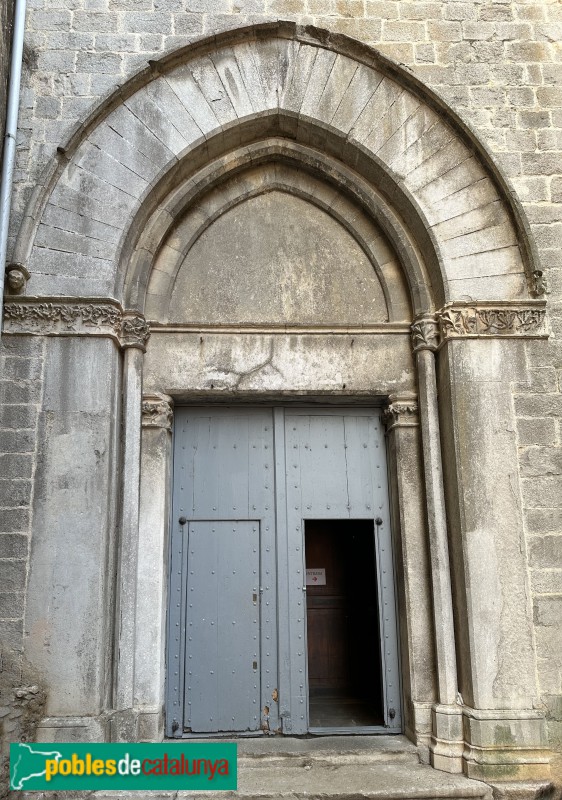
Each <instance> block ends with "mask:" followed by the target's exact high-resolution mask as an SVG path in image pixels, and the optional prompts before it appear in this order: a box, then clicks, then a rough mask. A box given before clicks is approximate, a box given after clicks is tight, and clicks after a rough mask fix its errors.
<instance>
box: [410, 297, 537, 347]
mask: <svg viewBox="0 0 562 800" xmlns="http://www.w3.org/2000/svg"><path fill="white" fill-rule="evenodd" d="M411 332H412V347H413V350H414V353H416V352H417V351H418V350H437V349H438V348H439V347H440V346H441V345H442V344H443V343H444V342H446V341H447V340H448V339H458V338H471V339H472V338H480V337H486V338H488V337H496V338H502V337H529V338H546V337H547V336H548V328H547V320H546V308H545V304H544V302H540V301H535V303H534V304H533V305H530V304H527V303H526V304H524V305H523V304H519V303H497V304H496V303H485V302H482V303H451V304H450V305H446V306H444V307H443V308H442V309H441V310H440V311H437V312H436V314H435V315H431V316H430V315H427V316H424V317H420V318H419V319H416V320H415V321H414V323H413V324H412V326H411Z"/></svg>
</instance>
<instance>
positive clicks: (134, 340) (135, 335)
mask: <svg viewBox="0 0 562 800" xmlns="http://www.w3.org/2000/svg"><path fill="white" fill-rule="evenodd" d="M149 338H150V327H149V325H148V322H147V321H146V320H145V318H144V317H143V316H142V314H125V315H124V316H123V320H122V322H121V344H122V346H123V347H138V348H140V349H141V350H142V351H143V352H144V351H145V350H146V344H147V342H148V340H149Z"/></svg>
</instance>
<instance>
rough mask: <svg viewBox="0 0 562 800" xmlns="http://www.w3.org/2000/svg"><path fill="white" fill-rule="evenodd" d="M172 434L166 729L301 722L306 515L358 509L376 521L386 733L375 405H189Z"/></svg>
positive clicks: (389, 576) (385, 623) (336, 515)
mask: <svg viewBox="0 0 562 800" xmlns="http://www.w3.org/2000/svg"><path fill="white" fill-rule="evenodd" d="M174 436H175V442H174V496H173V509H172V526H171V556H170V573H169V574H170V581H169V606H168V608H169V613H168V655H167V658H168V664H167V688H166V692H167V714H166V726H167V734H168V735H169V736H182V735H184V734H186V733H187V734H189V733H193V734H197V733H212V732H220V731H229V732H233V733H234V732H252V731H258V730H259V729H260V728H263V729H268V730H270V731H272V732H273V731H275V732H282V733H288V734H291V733H292V734H303V733H307V732H308V731H309V729H310V726H309V720H308V702H307V701H308V682H307V630H306V617H307V615H306V593H305V589H306V587H305V552H304V549H305V548H304V534H305V527H306V524H307V520H353V519H356V520H371V522H372V526H373V527H372V530H373V548H374V549H375V550H376V564H377V587H376V589H375V587H374V589H373V590H374V591H375V590H376V591H377V592H378V598H377V604H378V608H379V628H380V642H379V648H380V664H381V672H382V675H383V676H384V679H383V686H382V692H383V695H384V723H385V724H384V726H381V732H383V731H384V732H393V731H396V732H398V731H400V730H401V725H402V723H401V714H400V682H399V668H398V648H397V630H396V615H395V597H394V567H393V556H392V546H391V527H390V519H389V507H388V491H387V485H386V461H385V447H384V433H383V431H382V426H381V423H380V417H379V412H378V411H377V410H374V409H364V408H357V409H353V408H346V409H342V408H327V409H326V408H324V409H323V408H310V407H309V408H298V407H281V406H279V407H275V408H264V407H259V408H249V407H243V406H240V407H230V408H226V407H218V408H185V409H178V411H177V413H176V423H175V433H174ZM375 520H380V521H379V522H378V523H377V524H375ZM369 732H371V731H369Z"/></svg>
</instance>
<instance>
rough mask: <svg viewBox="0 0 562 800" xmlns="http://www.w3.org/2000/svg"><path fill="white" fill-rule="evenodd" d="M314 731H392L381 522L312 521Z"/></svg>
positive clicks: (308, 526) (308, 536)
mask: <svg viewBox="0 0 562 800" xmlns="http://www.w3.org/2000/svg"><path fill="white" fill-rule="evenodd" d="M305 546H306V569H307V579H306V583H307V587H306V589H307V643H308V686H309V726H310V728H356V727H370V726H378V725H383V724H384V714H383V696H382V680H381V661H380V632H379V613H378V591H377V577H376V564H375V537H374V525H373V520H308V521H307V522H306V523H305Z"/></svg>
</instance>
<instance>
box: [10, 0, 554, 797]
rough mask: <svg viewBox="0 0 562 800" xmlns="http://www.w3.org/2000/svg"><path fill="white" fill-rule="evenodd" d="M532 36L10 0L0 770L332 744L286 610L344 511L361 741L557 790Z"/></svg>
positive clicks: (548, 99)
mask: <svg viewBox="0 0 562 800" xmlns="http://www.w3.org/2000/svg"><path fill="white" fill-rule="evenodd" d="M561 34H562V9H561V7H560V5H559V4H557V3H550V2H546V0H543V1H542V2H541V1H537V2H520V3H518V2H505V1H504V0H484V2H477V1H476V0H474V2H471V1H470V0H466V1H459V2H457V1H456V0H451V1H450V2H440V1H439V2H409V1H408V0H268V2H267V3H264V2H263V0H251V1H250V2H246V1H245V0H193V2H187V3H186V2H185V0H136V1H135V2H128V1H127V0H115V2H114V0H34V2H30V3H29V9H28V22H27V34H26V36H27V38H26V50H25V72H24V80H23V87H22V104H21V112H20V126H19V127H20V139H19V143H18V161H17V167H16V174H15V188H14V202H13V210H12V222H11V229H10V234H11V238H10V248H9V263H8V265H7V290H6V294H5V297H4V323H3V331H2V343H1V344H2V359H3V360H2V374H1V381H2V383H1V392H2V394H1V402H2V406H1V409H0V428H1V430H0V442H1V445H2V446H1V448H0V449H1V450H2V455H1V457H0V458H1V462H0V463H2V470H1V473H2V474H1V478H0V484H1V492H2V493H1V503H0V504H1V506H2V511H1V520H2V523H1V530H2V533H1V534H0V574H1V575H2V582H1V585H0V646H1V651H2V666H1V671H0V690H1V697H2V700H1V702H0V713H1V714H2V715H3V716H2V717H1V718H0V724H1V725H3V737H4V746H5V743H6V742H7V741H9V740H10V738H12V739H13V738H14V737H19V736H21V735H25V736H28V737H31V738H34V739H36V740H38V741H57V740H58V741H72V740H76V741H104V740H109V741H137V740H140V741H160V740H161V739H162V738H163V737H164V736H168V737H182V736H189V735H191V734H192V733H193V734H200V733H202V732H203V733H220V732H224V731H226V732H230V733H233V734H242V733H244V734H246V733H248V732H251V733H255V734H256V735H257V734H261V735H264V736H265V735H272V734H279V735H307V734H309V733H322V732H323V733H326V732H329V729H330V725H327V726H326V725H324V724H320V725H317V724H315V723H314V720H313V715H312V701H311V698H312V689H311V686H312V666H311V665H312V663H313V659H314V657H315V655H314V654H313V652H312V650H311V649H310V642H311V640H312V623H311V619H312V617H311V608H312V605H311V599H310V596H311V594H313V592H312V590H310V589H309V591H308V598H307V592H306V591H303V589H304V590H306V589H307V588H308V587H307V586H306V581H305V570H306V569H307V568H308V567H309V566H313V567H321V566H322V564H321V563H320V562H319V563H318V564H316V563H312V561H310V560H309V554H310V549H309V540H310V541H312V538H313V536H316V535H317V534H315V533H314V530H315V528H314V526H316V527H318V524H320V523H322V524H324V526H325V525H326V524H327V523H329V524H330V525H332V526H335V528H334V530H336V528H337V525H339V524H340V523H341V524H343V522H345V523H346V524H347V525H350V524H351V525H352V526H353V525H354V524H356V523H357V524H359V523H361V525H363V526H364V525H367V528H368V530H369V531H370V532H369V534H368V535H369V537H370V539H369V541H371V542H372V543H373V542H374V547H375V551H376V558H375V562H376V563H375V567H374V572H373V573H372V575H371V577H369V578H368V579H365V582H366V583H367V584H369V586H371V590H370V591H371V596H370V597H369V596H368V594H365V596H364V597H363V600H362V603H363V606H364V608H366V607H367V606H369V607H372V609H374V610H373V611H372V617H369V619H371V618H372V619H373V620H375V622H372V625H373V627H372V628H369V627H368V625H371V623H367V621H366V620H367V618H368V615H367V612H366V611H365V610H364V608H363V609H362V610H359V607H357V609H356V611H355V614H356V616H357V618H358V619H359V624H360V628H361V631H362V634H361V635H362V636H363V635H364V634H365V633H367V634H368V635H369V633H370V635H371V637H372V638H373V640H374V641H375V640H376V641H375V644H374V645H373V653H374V656H373V658H374V661H373V664H375V662H376V669H375V668H373V669H375V672H376V677H374V675H375V673H373V674H371V675H370V677H369V675H368V676H367V679H369V680H371V683H372V684H373V682H374V684H375V685H376V687H377V692H378V695H379V696H380V708H379V709H378V711H377V714H378V716H376V715H375V716H376V719H375V717H373V718H372V719H370V720H369V721H368V722H367V723H366V724H365V726H364V731H363V732H383V731H384V732H396V733H405V734H406V735H407V736H408V737H409V738H410V739H411V740H412V741H413V742H414V743H415V744H417V746H418V748H419V752H420V754H421V756H422V758H423V759H424V760H425V761H428V762H429V763H431V764H432V765H433V766H434V767H435V768H437V769H439V770H444V771H446V772H451V773H464V774H466V775H468V776H469V777H472V778H476V779H480V780H484V781H488V782H490V783H496V782H498V781H499V782H502V781H503V782H508V783H511V782H517V781H525V782H529V781H531V782H534V783H535V784H540V783H541V782H544V781H548V780H550V779H551V778H552V777H553V776H555V775H556V774H557V763H558V761H557V758H558V757H557V755H556V753H557V752H558V753H559V752H560V750H561V747H562V636H561V634H562V538H561V530H562V524H561V523H562V512H561V506H562V492H561V480H560V473H561V471H562V455H561V454H562V445H561V441H560V437H561V435H562V431H561V428H560V419H561V415H562V396H561V394H560V390H561V386H562V384H561V382H562V369H561V368H562V363H561V358H562V350H561V348H560V343H559V340H560V336H561V333H562V328H561V315H560V300H561V294H562V282H561V280H560V267H561V262H560V233H561V231H562V219H561V205H560V203H562V177H561V176H560V171H561V170H560V164H561V163H562V162H561V160H560V149H561V145H562V132H561V131H562V89H561V88H560V72H561V70H560V55H561V52H562V51H561V47H560V41H561V39H562V36H561ZM22 284H23V285H22ZM254 451H256V452H254ZM377 470H378V472H377ZM258 484H259V487H258ZM369 526H370V528H369ZM320 527H322V525H320ZM227 528H228V530H227ZM313 529H314V530H313ZM338 530H339V529H338ZM341 530H342V531H343V530H344V529H343V528H341ZM345 530H346V531H348V533H349V531H352V533H353V537H355V538H354V539H353V541H356V540H359V539H361V537H362V534H361V533H360V527H358V528H357V529H354V528H349V527H348V528H346V529H345ZM361 530H363V528H361ZM341 535H342V536H343V535H344V534H343V533H342V534H341ZM350 535H351V534H350ZM326 536H327V534H326ZM336 538H337V537H336ZM332 539H333V537H332ZM332 539H330V541H332ZM322 541H323V542H324V543H327V542H328V538H325V539H322ZM342 541H343V540H342ZM346 541H347V542H351V541H352V539H351V538H348V539H347V540H346ZM354 546H355V545H354ZM310 547H312V545H310ZM326 547H327V544H326ZM229 548H231V549H230V550H229ZM348 549H351V544H349V548H348ZM305 550H306V555H305ZM211 551H212V552H211ZM227 552H228V553H229V555H228V558H227V557H226V556H225V555H224V554H225V553H227ZM320 552H322V548H321V547H320ZM334 552H335V551H334ZM338 552H339V551H338ZM357 552H359V551H357ZM346 557H347V556H346ZM334 558H335V557H334ZM335 560H337V558H335ZM359 561H360V558H359V556H357V564H359ZM354 563H355V562H354ZM221 565H222V566H221ZM251 565H254V566H255V569H253V570H252V569H251ZM233 566H235V567H236V569H232V574H233V576H237V577H230V568H231V567H233ZM246 567H247V575H246V577H244V576H243V574H242V573H244V569H245V568H246ZM227 568H228V575H229V578H228V583H227V581H226V578H225V579H224V581H222V583H221V582H220V581H219V583H218V584H217V585H216V586H215V584H214V583H213V580H214V578H213V577H211V576H215V573H216V571H217V570H218V571H219V573H220V571H221V570H226V569H227ZM356 569H359V567H358V566H357V567H356ZM327 571H328V570H327ZM224 575H226V572H224ZM191 576H194V577H191ZM254 576H255V577H254ZM326 579H327V580H329V578H326ZM198 580H199V582H197V581H198ZM244 581H245V582H244ZM209 587H211V588H209ZM213 587H214V588H213ZM225 587H226V588H225ZM318 588H320V587H318ZM190 592H193V597H192V596H191V594H190ZM221 592H222V593H223V594H220V593H221ZM237 592H239V593H240V597H241V598H243V599H241V600H240V608H246V607H245V606H243V603H245V602H247V603H248V606H247V610H245V611H244V612H243V613H242V612H241V615H240V617H236V614H235V611H233V608H232V606H233V602H234V601H233V598H235V597H238V595H237V594H236V593H237ZM213 593H215V594H216V595H217V596H219V599H220V598H222V599H220V602H219V603H218V606H217V608H216V609H215V607H214V606H213V605H212V603H213V602H214V601H212V599H210V598H211V595H213V596H214V594H213ZM319 596H320V595H319ZM221 602H222V603H223V604H224V608H223V607H222V606H221ZM346 602H351V601H350V599H349V597H348V598H347V600H346ZM198 603H199V605H197V604H198ZM307 604H308V605H307ZM211 607H212V608H213V609H215V610H213V611H212V612H211V611H210V609H211ZM193 608H195V609H197V611H195V610H193V611H190V609H193ZM221 608H222V610H221ZM369 613H370V612H369ZM213 614H214V615H215V616H213ZM229 614H230V615H231V616H232V614H234V615H235V618H234V619H231V617H230V616H229V617H228V625H234V624H236V625H238V627H237V628H236V631H237V634H236V636H233V635H232V629H231V628H228V625H227V624H226V617H227V615H229ZM307 614H308V648H309V649H308V650H307V644H306V642H307V624H306V619H307ZM363 614H364V615H365V616H363ZM254 617H255V618H254ZM203 618H205V619H206V620H207V619H212V621H211V622H210V624H211V625H213V624H215V622H216V624H217V629H219V628H220V630H221V634H220V636H219V637H218V639H217V642H218V644H217V643H216V642H215V644H213V646H212V647H215V648H216V652H215V651H214V650H213V651H212V647H211V645H210V644H209V641H210V640H209V639H207V638H205V636H206V635H207V634H206V633H205V632H204V631H203V625H202V622H201V620H202V619H203ZM315 619H316V617H315ZM333 619H336V617H333ZM191 626H193V630H192V629H191ZM332 627H334V625H332ZM227 628H228V630H227ZM328 628H330V625H328ZM228 631H230V632H231V633H228ZM375 631H376V634H375ZM315 635H316V634H315ZM328 635H329V633H327V632H324V633H323V634H319V639H318V642H317V646H318V652H320V653H322V652H324V651H323V650H322V648H323V647H325V645H326V643H325V640H324V639H322V636H324V637H325V636H328ZM357 636H359V634H357ZM229 637H230V638H229ZM213 641H214V640H213ZM253 642H255V644H253ZM198 648H199V649H198ZM237 648H238V649H237ZM211 651H212V652H215V656H212V655H209V653H211ZM358 652H359V651H358ZM194 653H195V657H194V655H193V654H194ZM233 653H234V654H235V655H236V658H237V659H238V661H236V664H235V668H233V669H232V670H231V673H232V676H234V677H232V678H228V677H227V675H226V671H225V673H224V675H223V674H222V673H221V675H220V681H222V682H223V683H220V681H219V683H220V686H221V691H223V690H224V692H225V697H228V698H229V699H228V700H226V699H225V701H224V704H223V705H222V707H221V704H220V703H219V704H218V707H217V710H216V711H213V712H210V711H209V708H210V699H209V698H211V696H214V693H215V691H216V685H218V684H215V683H212V685H211V684H210V683H209V680H210V679H209V677H208V673H210V674H211V675H213V674H214V670H215V669H216V666H217V665H218V666H219V667H220V665H221V664H225V663H226V662H227V660H228V659H227V656H228V658H230V657H231V656H232V658H234V656H233V655H232V654H233ZM213 658H215V660H213ZM189 659H194V660H193V661H192V662H190V661H189ZM358 659H359V656H358ZM320 661H322V656H320ZM228 664H229V670H230V666H232V664H234V662H232V664H231V662H230V661H228ZM202 665H204V666H202ZM209 667H210V669H209ZM225 669H226V668H225ZM203 673H205V675H203ZM229 674H230V673H229ZM213 680H215V677H213ZM217 680H218V679H217ZM333 680H336V678H333ZM338 680H339V678H338ZM196 682H197V687H198V688H197V689H195V688H192V686H191V685H190V684H191V683H193V684H195V683H196ZM326 685H327V684H326ZM209 687H210V688H209ZM201 697H202V698H203V700H200V698H201ZM232 697H235V698H243V699H244V702H239V703H238V704H236V703H234V701H232V699H231V698H232ZM198 698H199V707H198V709H197V710H195V706H197V703H198ZM246 702H247V704H249V705H248V707H247V708H246V706H245V705H244V703H246ZM252 703H253V704H254V705H255V709H254V708H253V706H252V705H251V704H252ZM248 708H249V709H250V710H249V711H248ZM225 709H228V710H225ZM198 715H199V716H198ZM214 715H216V716H214ZM221 715H222V716H221ZM227 717H228V719H227ZM230 720H232V723H230ZM336 728H337V729H338V730H339V729H340V728H343V729H346V724H342V725H339V726H336V727H335V728H333V729H334V730H336ZM344 732H349V731H348V730H344Z"/></svg>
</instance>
